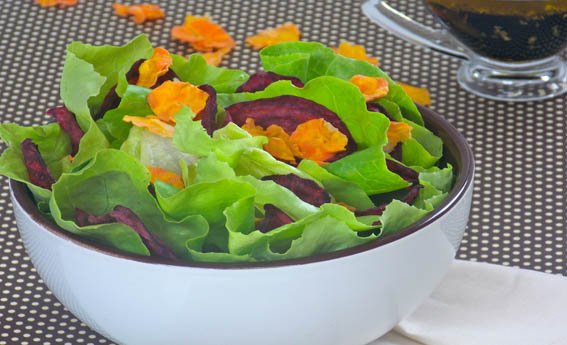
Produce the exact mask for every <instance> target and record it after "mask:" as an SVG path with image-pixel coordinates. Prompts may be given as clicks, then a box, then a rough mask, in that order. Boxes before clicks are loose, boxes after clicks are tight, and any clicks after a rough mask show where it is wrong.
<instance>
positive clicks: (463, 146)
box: [10, 107, 474, 269]
mask: <svg viewBox="0 0 567 345" xmlns="http://www.w3.org/2000/svg"><path fill="white" fill-rule="evenodd" d="M420 111H421V113H422V115H423V117H424V120H425V123H426V125H427V128H429V129H430V130H431V131H433V132H434V133H436V134H437V135H438V136H439V137H441V139H442V140H443V142H444V144H445V151H446V152H445V155H446V156H447V158H449V159H448V161H449V162H450V163H451V164H453V166H454V168H455V170H456V171H457V179H456V181H455V184H454V186H453V190H452V191H451V192H450V193H449V195H448V196H447V198H446V199H445V201H444V202H443V203H442V204H441V205H439V207H438V208H437V209H436V210H435V211H434V212H432V213H430V214H429V215H427V216H426V217H424V218H423V219H421V220H420V221H418V222H416V223H414V224H412V225H411V226H409V227H407V228H405V229H402V230H400V231H398V232H396V233H394V234H392V235H390V236H385V237H382V238H378V239H377V240H375V241H372V242H369V243H365V244H363V245H360V246H356V247H352V248H347V249H343V250H339V251H336V252H332V253H325V254H319V255H314V256H310V257H306V258H298V259H287V260H280V261H269V262H253V263H232V264H231V263H204V262H172V261H168V260H163V259H157V258H150V257H143V256H136V255H133V254H125V253H121V252H118V251H116V250H113V249H110V248H107V247H103V246H101V245H97V244H94V243H88V242H86V241H84V240H82V239H81V238H80V237H78V236H75V235H73V234H71V233H69V232H67V231H65V230H63V229H61V228H60V227H59V226H57V225H56V224H55V223H54V222H53V221H52V220H50V219H47V218H45V217H44V216H43V215H42V214H41V213H40V211H39V210H38V208H37V207H36V205H35V203H34V201H33V198H32V196H31V194H30V192H29V190H28V189H27V187H26V185H25V184H23V183H21V182H17V181H14V180H11V181H10V187H11V189H12V192H13V196H14V200H15V201H16V202H17V203H18V204H19V205H20V206H21V207H22V209H23V210H24V211H25V212H26V213H28V214H29V215H30V217H31V218H32V219H33V220H34V221H35V222H36V223H38V224H40V225H42V226H43V227H44V228H45V229H47V231H49V232H51V233H52V234H54V235H55V236H57V237H60V238H62V239H65V240H68V241H70V242H72V243H74V244H76V245H78V246H81V247H83V248H86V249H89V250H94V251H97V252H99V253H102V254H106V255H110V256H113V257H116V258H121V259H124V260H132V261H137V262H142V263H147V264H155V265H168V266H179V267H192V268H209V269H249V268H275V267H285V266H294V265H305V264H310V263H317V262H323V261H328V260H333V259H339V258H344V257H347V256H350V255H355V254H359V253H363V252H366V251H369V250H373V249H376V248H379V247H381V246H383V245H385V244H388V243H390V242H393V241H396V240H398V239H401V238H404V237H406V236H409V235H411V234H413V233H415V232H417V231H419V230H421V229H423V228H425V227H426V226H428V225H429V224H431V223H433V222H435V221H437V220H439V219H440V218H441V217H442V216H443V215H445V214H446V213H447V212H449V210H451V209H452V208H453V207H454V206H455V205H456V204H457V203H458V202H459V201H460V200H461V199H462V198H463V196H464V195H465V193H466V191H467V190H468V189H469V188H470V187H471V184H472V182H473V174H474V161H473V153H472V150H471V148H470V147H469V145H468V144H467V141H466V139H465V138H464V137H463V135H462V134H460V133H459V132H458V131H457V129H456V128H455V127H453V126H452V125H451V124H450V123H449V122H448V121H447V120H446V119H445V118H443V117H442V116H441V115H439V114H437V113H436V112H434V111H432V110H431V109H428V108H424V107H420Z"/></svg>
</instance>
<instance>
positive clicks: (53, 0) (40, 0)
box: [35, 0, 79, 7]
mask: <svg viewBox="0 0 567 345" xmlns="http://www.w3.org/2000/svg"><path fill="white" fill-rule="evenodd" d="M78 2H79V0H35V3H36V4H38V5H39V6H41V7H53V6H73V5H76V4H77V3H78Z"/></svg>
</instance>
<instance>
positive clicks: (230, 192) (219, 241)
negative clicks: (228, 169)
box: [155, 179, 256, 252]
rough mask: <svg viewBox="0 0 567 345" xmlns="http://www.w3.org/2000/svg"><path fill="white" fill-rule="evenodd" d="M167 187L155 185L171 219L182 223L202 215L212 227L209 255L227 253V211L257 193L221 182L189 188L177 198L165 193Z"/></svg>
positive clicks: (247, 186) (232, 182) (239, 183)
mask: <svg viewBox="0 0 567 345" xmlns="http://www.w3.org/2000/svg"><path fill="white" fill-rule="evenodd" d="M164 185H165V184H164V183H156V184H155V189H156V196H157V200H158V202H159V205H160V207H161V209H162V210H163V211H164V212H165V214H167V215H168V216H169V217H171V218H173V219H176V220H181V219H184V218H186V217H188V216H194V215H201V216H202V217H204V218H205V219H206V220H207V222H208V223H209V227H210V230H209V235H208V236H207V239H206V243H205V248H206V249H207V251H215V252H222V251H225V252H226V251H227V246H228V244H227V241H228V233H227V231H226V228H225V223H226V217H225V215H224V213H223V212H224V210H225V209H226V208H227V207H228V206H230V205H232V204H234V203H235V202H237V201H238V200H240V199H243V198H249V197H253V196H254V194H255V193H256V189H254V187H252V186H251V185H250V184H248V183H246V182H242V181H237V180H231V179H227V180H219V181H215V182H203V183H198V184H193V185H190V186H187V187H186V188H185V189H183V190H181V191H178V192H177V193H175V194H171V193H170V189H164Z"/></svg>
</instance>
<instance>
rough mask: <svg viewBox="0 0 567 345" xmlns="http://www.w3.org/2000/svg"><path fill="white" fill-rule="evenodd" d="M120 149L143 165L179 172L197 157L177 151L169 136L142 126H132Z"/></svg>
mask: <svg viewBox="0 0 567 345" xmlns="http://www.w3.org/2000/svg"><path fill="white" fill-rule="evenodd" d="M120 150H122V151H124V152H127V153H129V154H130V155H132V156H134V157H135V158H136V159H138V161H139V162H140V163H142V164H143V165H144V166H146V167H147V166H155V167H160V168H163V169H167V170H169V171H172V172H174V173H176V174H181V173H182V169H183V166H187V165H191V164H193V163H194V162H195V161H196V160H197V157H196V156H194V155H190V154H188V153H184V152H181V151H179V150H178V149H177V148H176V147H175V146H174V145H173V142H172V141H171V139H170V138H164V137H161V136H159V135H157V134H154V133H152V132H150V131H148V130H146V129H144V128H140V127H132V128H131V129H130V135H128V138H127V139H126V141H124V143H123V144H122V146H121V147H120Z"/></svg>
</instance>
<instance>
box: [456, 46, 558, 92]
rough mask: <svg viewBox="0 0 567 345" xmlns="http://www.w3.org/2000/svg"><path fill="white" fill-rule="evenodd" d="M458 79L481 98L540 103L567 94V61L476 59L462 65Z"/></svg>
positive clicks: (552, 58) (553, 58)
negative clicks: (504, 61)
mask: <svg viewBox="0 0 567 345" xmlns="http://www.w3.org/2000/svg"><path fill="white" fill-rule="evenodd" d="M457 79H458V81H459V84H460V85H461V87H462V88H464V89H465V90H467V91H469V92H472V93H474V94H476V95H478V96H481V97H485V98H489V99H494V100H499V101H512V102H527V101H537V100H542V99H548V98H553V97H556V96H559V95H562V94H564V93H567V62H566V61H565V60H563V59H561V58H560V57H558V56H554V57H551V58H549V59H545V60H541V61H533V62H529V63H522V64H512V63H510V64H507V63H500V62H495V61H491V60H487V59H478V60H475V59H473V60H469V61H465V62H463V64H462V65H461V68H460V69H459V72H458V76H457Z"/></svg>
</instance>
